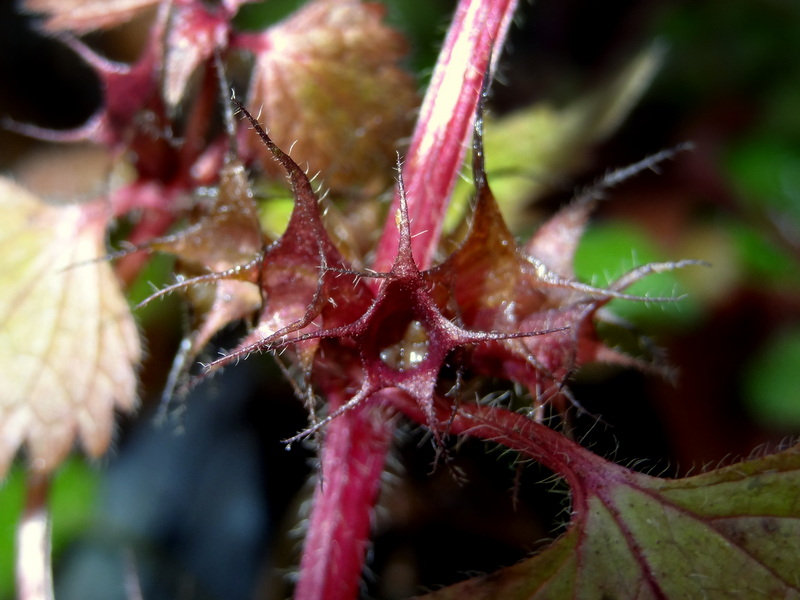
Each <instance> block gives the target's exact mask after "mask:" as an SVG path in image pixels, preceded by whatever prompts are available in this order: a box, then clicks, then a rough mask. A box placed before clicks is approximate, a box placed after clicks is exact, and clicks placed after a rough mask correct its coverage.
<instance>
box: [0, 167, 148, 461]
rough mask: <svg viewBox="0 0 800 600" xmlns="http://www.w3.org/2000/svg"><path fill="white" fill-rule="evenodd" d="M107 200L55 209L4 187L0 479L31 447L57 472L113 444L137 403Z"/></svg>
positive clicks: (0, 193)
mask: <svg viewBox="0 0 800 600" xmlns="http://www.w3.org/2000/svg"><path fill="white" fill-rule="evenodd" d="M107 222H108V211H107V207H106V206H105V205H104V204H103V203H102V202H92V203H84V204H48V203H47V202H45V201H43V200H42V199H41V198H39V197H37V196H35V195H34V194H32V193H30V192H28V191H27V190H26V189H24V188H22V187H21V186H19V185H17V184H15V183H14V182H12V181H10V180H8V179H0V262H2V264H3V270H2V273H0V380H2V381H3V382H4V391H3V392H2V395H0V475H2V474H3V473H5V472H6V470H7V469H8V465H9V463H10V462H11V459H12V458H13V456H14V454H15V453H16V451H17V449H18V448H19V447H20V446H22V445H23V444H26V445H27V449H28V458H29V461H30V464H31V466H32V468H34V469H36V470H39V471H43V472H49V471H51V470H52V469H54V468H55V467H56V466H57V465H58V464H59V463H60V462H61V461H62V460H63V458H64V456H65V455H66V454H67V452H68V451H69V450H70V448H71V447H72V444H73V442H74V441H75V440H76V439H77V438H80V440H81V442H82V445H83V447H84V448H85V450H86V451H87V452H88V453H89V454H90V455H92V456H98V455H100V454H102V453H103V452H104V451H105V449H106V448H107V446H108V443H109V440H110V438H111V434H112V428H113V416H114V409H115V408H120V409H122V410H131V409H132V408H133V407H134V404H135V400H136V374H135V371H134V366H135V365H136V363H138V361H139V359H140V354H141V350H140V346H139V338H138V332H137V331H136V326H135V324H134V322H133V318H132V316H131V314H130V310H129V308H128V305H127V303H126V301H125V299H124V297H123V295H122V293H121V291H120V288H119V284H118V282H117V280H116V278H115V275H114V273H113V271H112V270H111V266H110V265H109V264H108V263H106V262H90V261H94V260H95V259H97V257H99V256H102V255H103V254H104V253H105V248H104V239H105V229H106V225H107Z"/></svg>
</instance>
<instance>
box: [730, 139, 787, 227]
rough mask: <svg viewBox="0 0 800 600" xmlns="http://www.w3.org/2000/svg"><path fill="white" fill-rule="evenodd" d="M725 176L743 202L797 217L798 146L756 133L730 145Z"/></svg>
mask: <svg viewBox="0 0 800 600" xmlns="http://www.w3.org/2000/svg"><path fill="white" fill-rule="evenodd" d="M726 163H727V164H726V165H725V166H726V167H727V173H728V177H730V178H731V180H732V181H733V183H734V185H736V186H737V187H738V188H739V190H740V192H741V193H742V195H743V197H744V200H745V202H746V203H747V204H750V205H755V206H756V207H757V208H760V209H762V210H764V209H766V210H778V211H781V212H783V213H786V214H787V215H792V216H793V217H794V218H795V219H798V218H800V150H799V149H798V147H797V144H792V143H789V142H786V141H784V140H781V139H779V138H777V137H770V136H760V137H756V138H753V139H748V140H744V141H742V142H740V143H739V144H738V145H736V146H734V147H733V148H732V149H731V151H730V152H729V154H728V156H727V160H726Z"/></svg>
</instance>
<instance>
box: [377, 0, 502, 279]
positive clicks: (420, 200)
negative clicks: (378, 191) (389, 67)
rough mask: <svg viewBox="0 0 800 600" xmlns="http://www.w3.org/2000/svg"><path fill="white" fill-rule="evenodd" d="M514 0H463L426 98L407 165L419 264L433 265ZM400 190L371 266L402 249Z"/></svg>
mask: <svg viewBox="0 0 800 600" xmlns="http://www.w3.org/2000/svg"><path fill="white" fill-rule="evenodd" d="M516 6H517V2H516V0H461V2H459V4H458V8H457V9H456V13H455V16H454V18H453V22H452V24H451V25H450V29H449V32H448V34H447V38H446V39H445V42H444V47H443V48H442V51H441V53H440V54H439V60H438V61H437V63H436V68H435V70H434V72H433V78H432V79H431V83H430V86H429V87H428V91H427V93H426V94H425V100H424V101H423V104H422V109H421V113H420V118H419V121H418V122H417V126H416V129H415V131H414V136H413V138H412V141H411V147H410V149H409V151H408V156H407V157H406V162H405V165H404V168H403V178H404V180H405V187H406V195H407V197H408V214H409V217H410V220H411V227H412V234H413V236H412V240H411V247H412V251H413V254H414V258H415V260H416V262H417V265H418V266H419V267H420V268H421V269H426V268H428V267H429V266H430V265H431V262H432V260H433V256H434V253H435V251H436V247H437V245H438V243H439V236H440V233H441V228H442V223H443V221H444V217H445V212H446V210H447V206H448V203H449V200H450V195H451V193H452V191H453V186H454V185H455V180H456V177H457V176H458V172H459V170H460V169H461V165H462V162H463V160H464V154H465V152H466V149H467V145H468V144H467V142H468V140H469V138H470V136H471V135H472V121H473V118H474V116H475V108H476V106H477V104H478V98H479V96H480V91H481V82H482V81H483V76H484V73H485V72H486V69H487V68H488V67H489V59H490V57H491V56H492V51H493V50H494V51H495V53H494V59H493V60H494V61H496V60H497V57H498V54H499V51H500V49H501V48H502V47H503V42H504V40H505V37H506V33H507V31H508V26H509V23H510V22H511V18H512V16H513V14H514V10H515V8H516ZM399 207H400V198H399V196H395V198H394V202H393V203H392V207H391V210H390V211H389V216H388V218H387V220H386V224H385V226H384V229H383V234H382V236H381V239H380V242H379V243H378V249H377V253H376V257H375V263H374V265H373V268H374V269H375V270H377V271H387V270H388V269H389V268H390V267H391V265H392V262H393V259H394V256H395V254H396V252H397V243H398V238H399V233H398V230H397V226H396V224H395V214H396V213H397V210H398V208H399Z"/></svg>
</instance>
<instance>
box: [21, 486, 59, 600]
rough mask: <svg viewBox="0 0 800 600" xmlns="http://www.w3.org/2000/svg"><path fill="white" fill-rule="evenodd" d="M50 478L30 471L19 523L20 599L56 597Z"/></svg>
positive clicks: (39, 599) (40, 599)
mask: <svg viewBox="0 0 800 600" xmlns="http://www.w3.org/2000/svg"><path fill="white" fill-rule="evenodd" d="M49 488H50V479H49V477H48V476H47V475H44V474H41V473H36V472H30V473H29V474H28V481H27V487H26V491H25V508H24V510H23V513H22V517H21V518H20V520H19V523H18V524H17V540H16V541H17V544H16V546H17V547H16V554H15V556H16V561H17V565H16V577H17V599H18V600H53V597H54V595H53V571H52V568H51V565H50V513H49V509H48V506H47V496H48V491H49Z"/></svg>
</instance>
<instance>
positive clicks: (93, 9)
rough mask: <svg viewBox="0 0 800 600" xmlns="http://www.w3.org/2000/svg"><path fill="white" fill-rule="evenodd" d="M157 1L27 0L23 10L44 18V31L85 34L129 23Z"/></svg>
mask: <svg viewBox="0 0 800 600" xmlns="http://www.w3.org/2000/svg"><path fill="white" fill-rule="evenodd" d="M157 2H158V0H66V1H63V0H26V2H25V5H24V6H25V10H27V11H30V12H33V13H43V14H45V15H46V20H45V22H44V28H45V30H47V31H73V32H75V33H88V32H90V31H95V30H97V29H107V28H109V27H114V26H115V25H120V24H121V23H125V22H127V21H130V20H131V19H132V18H133V17H135V16H136V15H137V14H138V13H139V12H141V11H142V10H143V9H145V8H148V7H150V6H153V5H155V4H156V3H157Z"/></svg>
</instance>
